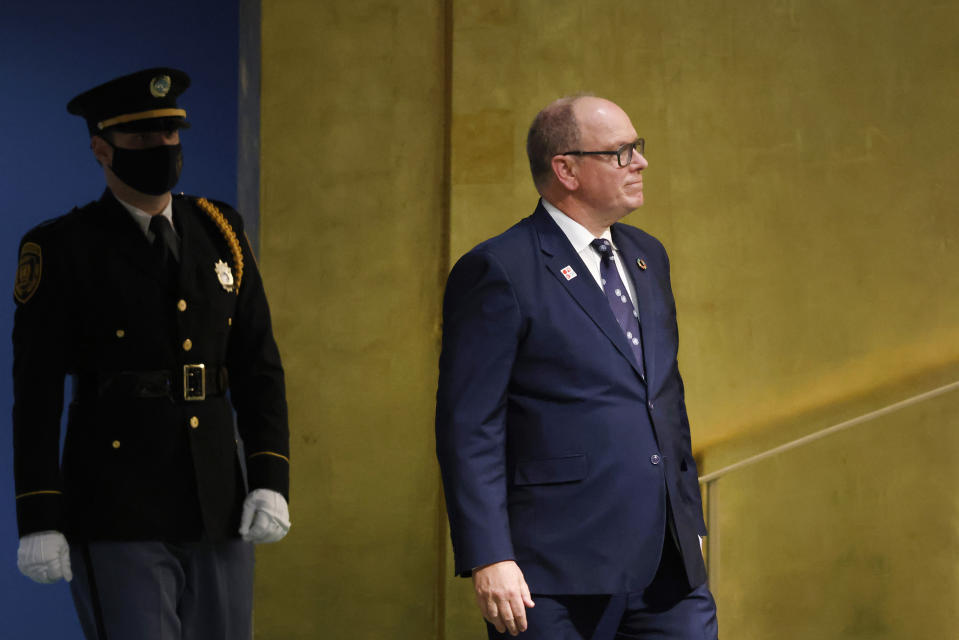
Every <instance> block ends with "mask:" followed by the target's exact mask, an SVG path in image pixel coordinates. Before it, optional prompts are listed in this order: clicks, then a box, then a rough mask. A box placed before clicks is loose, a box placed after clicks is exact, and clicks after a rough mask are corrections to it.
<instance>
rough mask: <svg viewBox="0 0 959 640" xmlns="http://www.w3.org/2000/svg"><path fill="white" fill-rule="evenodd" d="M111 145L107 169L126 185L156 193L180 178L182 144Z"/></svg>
mask: <svg viewBox="0 0 959 640" xmlns="http://www.w3.org/2000/svg"><path fill="white" fill-rule="evenodd" d="M110 146H111V147H113V163H112V164H111V165H110V169H111V170H112V171H113V173H115V174H116V176H117V177H118V178H120V180H122V181H123V182H124V183H125V184H126V185H127V186H130V187H133V188H134V189H136V190H137V191H139V192H140V193H146V194H149V195H151V196H158V195H161V194H164V193H166V192H167V191H169V190H170V189H172V188H173V187H174V185H176V183H177V180H179V179H180V169H182V168H183V147H181V146H180V145H178V144H175V145H160V146H159V147H151V148H149V149H123V148H122V147H116V146H114V145H112V144H111V145H110Z"/></svg>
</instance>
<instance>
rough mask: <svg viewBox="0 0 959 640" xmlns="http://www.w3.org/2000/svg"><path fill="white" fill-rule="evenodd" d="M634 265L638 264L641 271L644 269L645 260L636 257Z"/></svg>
mask: <svg viewBox="0 0 959 640" xmlns="http://www.w3.org/2000/svg"><path fill="white" fill-rule="evenodd" d="M636 266H638V267H639V268H640V269H642V270H643V271H646V261H645V260H643V259H642V258H636Z"/></svg>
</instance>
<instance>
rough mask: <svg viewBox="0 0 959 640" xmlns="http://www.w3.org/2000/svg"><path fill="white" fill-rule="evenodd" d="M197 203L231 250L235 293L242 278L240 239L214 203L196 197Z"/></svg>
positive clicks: (238, 289)
mask: <svg viewBox="0 0 959 640" xmlns="http://www.w3.org/2000/svg"><path fill="white" fill-rule="evenodd" d="M196 203H197V205H199V207H200V208H201V209H203V210H204V211H205V212H206V214H207V215H208V216H210V219H211V220H213V223H214V224H216V226H217V228H218V229H219V230H220V233H222V234H223V237H224V238H226V243H227V244H228V245H230V251H232V252H233V262H234V264H235V265H236V289H235V290H236V293H237V295H239V293H240V282H241V281H242V280H243V250H242V249H241V248H240V241H239V240H238V239H237V237H236V232H234V231H233V227H231V226H230V223H229V222H227V220H226V218H225V217H223V214H222V213H220V210H219V209H217V208H216V205H215V204H213V203H212V202H210V201H209V200H207V199H206V198H197V199H196Z"/></svg>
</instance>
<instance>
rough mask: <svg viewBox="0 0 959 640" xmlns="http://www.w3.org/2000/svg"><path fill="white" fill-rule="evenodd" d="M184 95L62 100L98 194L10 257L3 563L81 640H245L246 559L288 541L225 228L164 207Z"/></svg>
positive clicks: (177, 158) (178, 160)
mask: <svg viewBox="0 0 959 640" xmlns="http://www.w3.org/2000/svg"><path fill="white" fill-rule="evenodd" d="M189 84H190V80H189V78H188V76H187V74H185V73H183V72H182V71H178V70H176V69H168V68H155V69H147V70H144V71H139V72H137V73H133V74H130V75H127V76H123V77H121V78H117V79H115V80H111V81H110V82H107V83H105V84H102V85H100V86H98V87H95V88H94V89H91V90H89V91H87V92H85V93H83V94H81V95H79V96H77V97H76V98H74V99H73V100H71V101H70V103H69V104H68V105H67V110H68V111H69V112H70V113H72V114H76V115H79V116H81V117H83V118H84V119H85V120H86V123H87V128H88V131H89V133H90V147H91V149H92V150H93V154H94V156H95V157H96V159H97V161H98V162H99V163H100V164H101V165H102V166H103V173H104V176H105V178H106V185H107V188H106V190H105V191H104V192H103V195H102V196H101V197H100V199H99V200H97V201H94V202H91V203H89V204H87V205H85V206H83V207H81V208H77V209H74V210H73V211H71V212H70V213H68V214H66V215H64V216H61V217H59V218H55V219H53V220H51V221H49V222H46V223H44V224H41V225H40V226H38V227H36V228H34V229H33V230H31V231H30V232H29V233H27V234H26V236H24V238H23V240H22V242H21V244H20V261H19V266H18V270H17V274H16V283H15V288H14V297H15V299H16V305H17V308H16V316H15V321H14V331H13V346H14V362H13V379H14V409H13V429H14V473H15V476H16V493H17V495H16V504H17V521H18V525H19V532H20V546H19V550H18V552H17V564H18V566H19V568H20V570H21V571H22V572H23V573H24V574H25V575H27V576H29V577H30V578H32V579H33V580H36V581H37V582H55V581H57V580H60V579H61V578H64V579H66V580H68V581H70V588H71V592H72V594H73V598H74V603H75V604H76V608H77V612H78V615H79V617H80V622H81V626H82V627H83V631H84V633H85V635H86V637H87V638H90V639H92V638H96V639H98V640H106V639H107V638H109V639H110V640H123V639H131V640H132V639H135V640H153V639H156V640H160V639H161V638H162V639H163V640H169V639H174V638H175V639H187V638H189V639H203V640H237V639H242V638H250V637H251V635H252V634H251V609H252V597H253V545H252V543H261V542H274V541H276V540H279V539H280V538H282V537H283V536H284V535H286V532H287V531H288V530H289V527H290V520H289V511H288V507H287V500H288V494H289V433H288V427H287V408H286V399H285V391H284V380H283V369H282V366H281V364H280V356H279V352H278V350H277V347H276V343H275V341H274V339H273V331H272V328H271V324H270V312H269V308H268V306H267V301H266V296H265V295H264V291H263V282H262V281H261V279H260V274H259V272H258V270H257V265H256V261H255V260H254V258H253V254H252V252H251V250H250V245H249V243H248V240H247V238H246V236H245V234H244V232H243V221H242V219H241V218H240V216H239V214H237V212H236V211H234V210H233V209H232V208H230V207H229V206H227V205H226V204H224V203H222V202H216V201H212V200H207V199H204V198H197V197H193V196H185V195H176V196H172V195H171V193H170V190H171V189H172V188H173V186H174V185H175V184H176V182H177V179H178V177H179V175H180V169H181V166H182V151H181V147H180V129H182V128H184V127H187V126H188V124H187V120H186V111H185V110H184V109H182V108H180V107H179V106H178V105H177V98H178V97H179V96H180V94H182V93H183V91H184V90H186V88H187V87H188V86H189ZM68 374H69V375H71V376H72V377H73V384H72V390H73V398H72V400H71V402H70V405H69V415H68V420H67V433H66V440H65V444H64V450H63V455H62V464H61V457H60V451H59V432H60V418H61V410H62V406H63V394H64V391H63V390H64V378H65V376H66V375H68ZM231 405H232V406H231ZM234 409H235V411H236V424H235V426H234V418H233V410H234ZM236 430H238V431H239V434H240V436H241V438H242V444H243V451H245V465H241V461H240V458H239V455H238V450H239V447H238V443H237V439H236V435H235V433H236ZM244 467H245V472H246V473H245V477H244V473H243V469H244Z"/></svg>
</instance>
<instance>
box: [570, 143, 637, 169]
mask: <svg viewBox="0 0 959 640" xmlns="http://www.w3.org/2000/svg"><path fill="white" fill-rule="evenodd" d="M634 150H639V155H641V156H643V157H646V138H636V140H634V141H633V142H627V143H626V144H624V145H622V146H620V147H619V148H618V149H616V150H615V151H564V152H563V153H560V154H558V155H561V156H616V164H618V165H619V166H620V167H628V166H629V163H630V162H632V161H633V151H634ZM624 154H625V156H626V161H625V162H623V155H624Z"/></svg>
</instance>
